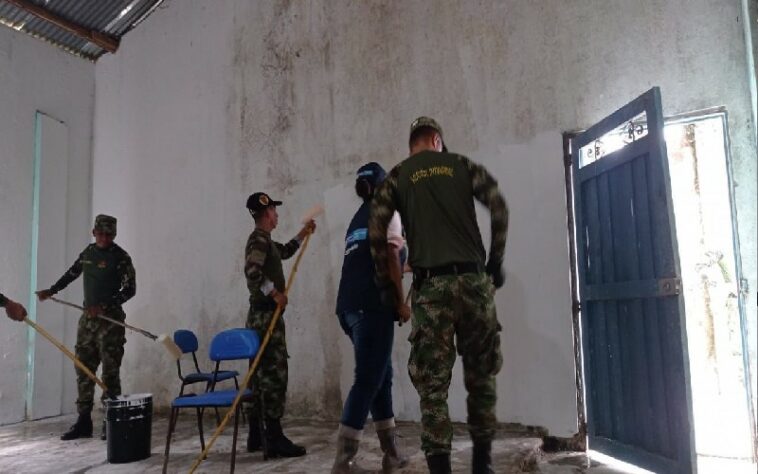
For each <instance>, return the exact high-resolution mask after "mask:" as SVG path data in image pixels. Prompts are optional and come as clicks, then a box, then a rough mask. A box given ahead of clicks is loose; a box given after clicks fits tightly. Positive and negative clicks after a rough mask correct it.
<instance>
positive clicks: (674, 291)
mask: <svg viewBox="0 0 758 474" xmlns="http://www.w3.org/2000/svg"><path fill="white" fill-rule="evenodd" d="M681 292H682V279H681V278H679V277H674V278H661V279H660V280H658V294H659V295H660V296H674V295H678V294H679V293H681Z"/></svg>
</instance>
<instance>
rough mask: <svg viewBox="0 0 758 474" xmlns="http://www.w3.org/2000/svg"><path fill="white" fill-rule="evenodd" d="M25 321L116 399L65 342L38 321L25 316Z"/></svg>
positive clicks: (107, 395)
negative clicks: (56, 337) (43, 327)
mask: <svg viewBox="0 0 758 474" xmlns="http://www.w3.org/2000/svg"><path fill="white" fill-rule="evenodd" d="M24 322H25V323H26V324H28V325H29V326H31V327H32V328H34V330H35V331H37V332H38V333H40V334H42V335H43V336H44V337H45V339H47V340H48V341H50V342H51V343H52V344H53V345H54V346H55V347H57V348H58V349H60V351H61V352H63V353H64V354H65V355H66V357H68V358H69V359H71V360H72V361H74V365H76V367H77V368H78V369H79V370H81V371H82V372H84V374H85V375H86V376H87V377H89V378H90V379H92V381H93V382H95V383H96V384H97V385H99V386H100V388H102V389H103V393H104V394H105V396H106V397H108V398H110V399H111V400H116V397H114V396H113V395H111V394H110V392H109V391H108V387H106V386H105V384H104V383H103V381H102V380H100V379H99V378H97V376H96V375H95V374H93V373H92V371H91V370H89V369H88V368H87V366H86V365H84V364H83V363H82V362H81V361H80V360H79V359H77V358H76V356H75V355H74V354H72V353H71V351H70V350H68V349H67V348H66V346H64V345H63V344H61V343H60V342H58V340H57V339H55V338H54V337H53V336H52V335H51V334H50V333H49V332H47V331H45V330H44V329H42V327H41V326H39V325H38V324H37V323H35V322H34V321H32V320H30V319H29V318H24Z"/></svg>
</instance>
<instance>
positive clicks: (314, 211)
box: [189, 205, 324, 474]
mask: <svg viewBox="0 0 758 474" xmlns="http://www.w3.org/2000/svg"><path fill="white" fill-rule="evenodd" d="M323 212H324V208H323V207H322V206H320V205H317V206H314V207H312V208H311V209H310V210H309V211H308V212H307V213H306V214H305V216H304V217H303V223H304V224H305V223H307V222H309V221H310V220H312V219H314V218H316V217H317V216H319V215H320V214H322V213H323ZM310 239H311V234H310V233H308V235H306V236H305V240H304V241H303V246H302V247H300V252H298V254H297V258H296V259H295V263H294V264H293V265H292V270H291V271H290V276H289V278H288V279H287V286H286V288H285V289H284V295H285V296H287V294H288V293H289V291H290V288H291V287H292V281H293V280H294V279H295V273H297V268H298V267H299V266H300V260H301V259H302V258H303V253H305V248H306V247H308V241H309V240H310ZM282 309H283V308H282V307H281V306H278V305H277V307H276V311H274V314H273V316H271V322H270V323H269V325H268V329H267V330H266V334H265V336H264V337H263V341H262V342H261V346H260V347H259V348H258V353H257V354H256V355H255V359H253V363H252V364H250V368H249V369H248V371H247V374H245V379H244V380H243V382H242V383H241V384H240V389H239V392H238V393H237V397H236V398H235V399H234V402H233V403H232V406H231V407H230V408H229V410H228V411H227V412H226V416H224V419H223V420H221V424H219V425H218V427H217V428H216V431H215V432H214V433H213V436H212V437H211V439H210V440H209V441H208V442H207V443H205V449H203V452H202V453H200V456H198V458H197V459H195V462H194V463H193V464H192V466H191V467H190V471H189V472H190V474H193V473H194V472H195V470H196V469H197V468H198V467H199V466H200V463H201V462H203V460H204V459H206V458H207V457H208V452H209V451H210V450H211V447H212V446H213V444H214V443H215V442H216V440H217V439H218V437H219V436H221V433H222V432H223V431H224V428H226V425H227V423H229V420H230V419H231V416H232V414H233V413H236V411H237V406H238V405H239V403H240V400H241V399H242V394H243V393H244V392H245V389H246V388H247V386H248V385H249V384H250V379H252V377H253V374H254V373H255V369H256V368H258V364H260V362H261V356H262V355H263V352H264V351H265V350H266V346H267V345H268V341H269V339H271V334H272V333H273V332H274V328H275V327H276V322H277V321H278V320H279V317H280V316H281V314H282Z"/></svg>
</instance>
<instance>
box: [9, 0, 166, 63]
mask: <svg viewBox="0 0 758 474" xmlns="http://www.w3.org/2000/svg"><path fill="white" fill-rule="evenodd" d="M162 2H163V0H31V1H30V3H33V4H35V5H37V6H39V7H41V8H44V9H45V10H48V11H49V12H51V13H54V14H56V15H57V16H59V17H61V18H63V19H66V20H68V21H70V22H72V23H75V24H77V25H79V26H81V27H83V28H86V29H88V30H93V31H97V32H99V33H103V34H107V35H110V36H113V37H115V38H121V37H122V36H123V35H124V34H126V33H127V32H128V31H129V30H131V29H132V28H134V27H135V26H137V24H139V23H140V22H141V21H142V20H144V19H145V18H146V17H147V16H148V15H150V13H152V12H153V11H154V10H155V9H156V8H157V7H158V6H159V5H160V4H161V3H162ZM0 24H4V25H6V26H8V27H10V28H13V29H15V30H18V31H24V32H26V33H28V34H30V35H32V36H34V37H36V38H40V39H42V40H45V41H48V42H50V43H52V44H55V45H57V46H60V47H61V48H63V49H65V50H67V51H69V52H71V53H73V54H76V55H79V56H83V57H85V58H87V59H90V60H92V61H94V60H96V59H97V58H99V57H100V56H101V55H102V54H103V53H105V52H106V51H105V50H104V49H102V48H101V47H99V46H97V45H96V44H94V43H91V42H89V41H87V40H86V39H83V38H81V37H79V36H76V35H74V34H72V33H69V32H68V31H66V30H65V29H63V28H61V27H59V26H57V25H55V24H53V23H50V22H48V21H46V20H43V19H41V18H38V17H36V16H35V15H32V14H31V13H28V12H26V11H25V10H22V9H20V8H18V7H17V6H15V5H12V4H10V3H9V2H7V1H5V0H0Z"/></svg>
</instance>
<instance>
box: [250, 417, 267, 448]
mask: <svg viewBox="0 0 758 474" xmlns="http://www.w3.org/2000/svg"><path fill="white" fill-rule="evenodd" d="M248 416H249V415H248ZM248 420H249V421H250V432H249V433H248V435H247V452H248V453H252V452H255V451H258V450H259V449H261V447H262V446H263V443H262V442H261V439H262V438H261V431H262V430H263V426H261V420H260V419H258V418H253V417H250V416H249V418H248Z"/></svg>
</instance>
